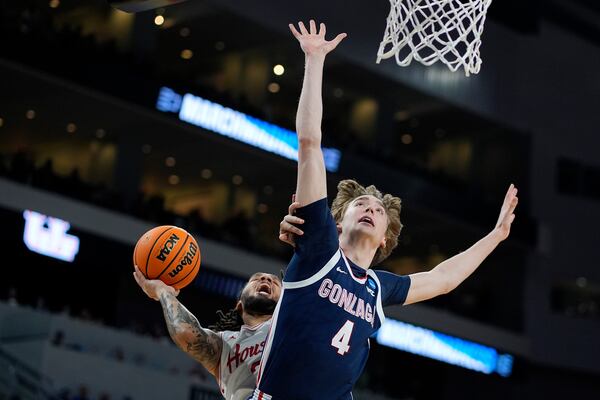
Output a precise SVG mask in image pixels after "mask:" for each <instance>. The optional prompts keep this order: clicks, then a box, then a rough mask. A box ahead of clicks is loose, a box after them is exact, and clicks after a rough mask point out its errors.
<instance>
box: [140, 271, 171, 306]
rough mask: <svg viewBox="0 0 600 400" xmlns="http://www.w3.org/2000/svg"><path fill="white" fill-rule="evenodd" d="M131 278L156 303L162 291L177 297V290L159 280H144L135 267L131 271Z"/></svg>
mask: <svg viewBox="0 0 600 400" xmlns="http://www.w3.org/2000/svg"><path fill="white" fill-rule="evenodd" d="M133 278H134V279H135V281H136V282H137V284H138V285H139V286H140V287H141V288H142V290H143V291H144V293H146V295H147V296H148V297H150V298H151V299H154V300H156V301H159V300H160V294H161V292H163V291H167V292H168V293H171V294H173V295H174V296H177V295H178V294H179V290H176V289H175V288H173V287H171V286H169V285H167V284H166V283H164V282H163V281H161V280H160V279H146V277H145V276H144V274H142V273H141V272H140V270H139V268H138V266H137V265H136V266H135V271H133Z"/></svg>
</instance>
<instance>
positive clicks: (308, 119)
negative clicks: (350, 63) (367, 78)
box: [290, 20, 346, 206]
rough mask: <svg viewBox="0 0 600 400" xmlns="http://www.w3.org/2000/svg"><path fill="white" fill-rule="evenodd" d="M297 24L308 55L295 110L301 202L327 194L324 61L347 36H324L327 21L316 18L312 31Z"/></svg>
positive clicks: (298, 192) (308, 202)
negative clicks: (318, 21)
mask: <svg viewBox="0 0 600 400" xmlns="http://www.w3.org/2000/svg"><path fill="white" fill-rule="evenodd" d="M298 28H299V29H300V31H298V30H297V29H296V27H295V26H294V25H292V24H290V30H291V31H292V34H293V35H294V36H295V37H296V39H298V42H300V47H301V48H302V51H304V55H305V64H306V65H305V69H304V82H303V84H302V92H301V94H300V102H299V104H298V112H297V114H296V130H297V132H298V142H299V150H298V181H297V186H296V201H298V203H300V205H301V206H305V205H307V204H310V203H312V202H314V201H316V200H319V199H322V198H324V197H326V196H327V181H326V176H325V162H324V160H323V152H322V151H321V120H322V117H323V100H322V98H321V91H322V86H323V65H324V63H325V57H326V56H327V53H329V52H330V51H332V50H333V49H335V48H336V47H337V45H338V44H339V43H340V42H341V41H342V40H343V39H344V38H345V37H346V34H345V33H341V34H339V35H337V36H336V37H335V39H333V40H331V41H327V40H325V32H326V30H325V24H323V23H321V24H320V27H319V31H317V26H316V23H315V21H313V20H310V27H309V28H310V32H309V31H308V30H307V29H306V27H305V26H304V24H303V23H302V22H299V23H298Z"/></svg>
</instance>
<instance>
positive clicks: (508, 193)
mask: <svg viewBox="0 0 600 400" xmlns="http://www.w3.org/2000/svg"><path fill="white" fill-rule="evenodd" d="M514 187H515V185H513V184H512V183H511V184H510V186H509V187H508V190H507V191H506V195H505V196H504V201H506V200H507V199H508V198H509V197H510V195H511V194H512V192H513V188H514Z"/></svg>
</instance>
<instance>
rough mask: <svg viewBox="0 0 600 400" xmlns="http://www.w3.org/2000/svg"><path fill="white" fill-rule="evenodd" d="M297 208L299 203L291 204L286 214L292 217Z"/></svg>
mask: <svg viewBox="0 0 600 400" xmlns="http://www.w3.org/2000/svg"><path fill="white" fill-rule="evenodd" d="M299 207H300V203H298V202H297V201H295V202H293V203H292V204H290V206H289V207H288V214H289V215H294V213H295V212H296V209H297V208H299Z"/></svg>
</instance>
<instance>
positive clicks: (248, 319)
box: [242, 312, 272, 326]
mask: <svg viewBox="0 0 600 400" xmlns="http://www.w3.org/2000/svg"><path fill="white" fill-rule="evenodd" d="M271 317H272V315H250V314H248V313H247V312H244V313H243V314H242V320H243V321H244V325H248V326H256V325H258V324H262V323H263V322H265V321H268V320H270V319H271Z"/></svg>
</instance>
